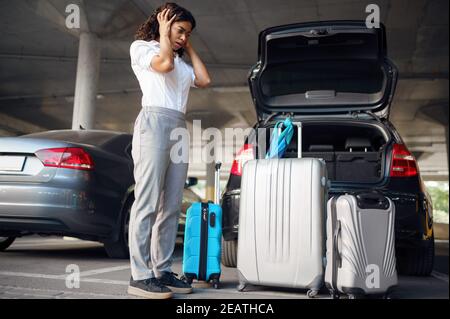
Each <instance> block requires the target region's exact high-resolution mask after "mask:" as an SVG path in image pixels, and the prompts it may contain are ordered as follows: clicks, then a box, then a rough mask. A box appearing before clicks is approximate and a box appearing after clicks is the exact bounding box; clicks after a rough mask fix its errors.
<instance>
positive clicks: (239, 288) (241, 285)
mask: <svg viewBox="0 0 450 319" xmlns="http://www.w3.org/2000/svg"><path fill="white" fill-rule="evenodd" d="M246 287H247V285H246V284H244V283H240V284H239V285H238V286H237V290H238V291H244V289H245V288H246Z"/></svg>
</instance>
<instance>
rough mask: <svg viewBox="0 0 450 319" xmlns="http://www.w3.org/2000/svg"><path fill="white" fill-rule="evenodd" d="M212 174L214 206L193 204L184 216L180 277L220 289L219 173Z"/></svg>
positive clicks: (218, 164)
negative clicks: (181, 275)
mask: <svg viewBox="0 0 450 319" xmlns="http://www.w3.org/2000/svg"><path fill="white" fill-rule="evenodd" d="M220 165H221V164H220V163H217V164H216V172H215V203H213V202H208V203H193V204H192V205H191V207H189V209H188V210H187V213H186V227H185V232H184V251H183V275H184V277H185V279H186V281H187V282H188V283H190V284H191V283H192V282H193V280H194V279H196V280H198V281H206V282H212V284H213V287H214V288H216V289H217V288H219V279H220V274H221V269H220V258H221V240H222V208H221V207H220V205H219V196H220V191H219V171H220Z"/></svg>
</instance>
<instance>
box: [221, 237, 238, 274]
mask: <svg viewBox="0 0 450 319" xmlns="http://www.w3.org/2000/svg"><path fill="white" fill-rule="evenodd" d="M222 264H223V265H224V266H225V267H232V268H236V266H237V240H236V239H234V240H224V239H223V238H222Z"/></svg>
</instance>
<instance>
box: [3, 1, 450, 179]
mask: <svg viewBox="0 0 450 319" xmlns="http://www.w3.org/2000/svg"><path fill="white" fill-rule="evenodd" d="M373 2H374V1H372V2H367V1H353V0H345V1H343V0H286V1H270V0H247V1H243V0H223V1H207V0H204V1H200V0H198V1H195V0H194V1H193V0H190V1H178V3H179V4H180V5H182V6H184V7H186V8H188V9H189V10H190V11H191V12H192V13H193V14H194V16H195V18H196V20H197V28H196V30H195V32H194V33H193V36H192V42H193V45H194V46H195V48H196V50H197V51H198V53H199V55H200V56H201V57H202V59H203V60H204V61H205V62H206V63H207V66H208V68H209V71H210V73H211V76H212V79H213V86H212V87H211V88H209V89H207V90H192V91H191V96H190V99H189V104H188V114H187V117H188V119H202V120H203V122H202V127H203V128H206V127H208V126H215V127H222V128H223V127H248V126H250V125H252V124H253V123H254V121H255V119H256V116H255V112H254V108H253V104H252V101H251V98H250V94H249V91H248V89H247V72H248V70H249V68H250V66H251V65H252V64H254V63H255V61H256V58H257V56H256V54H257V36H258V33H259V32H260V31H261V30H262V29H264V28H266V27H269V26H274V25H280V24H288V23H294V22H305V21H316V20H335V19H336V20H344V19H365V18H366V16H367V13H366V12H365V7H366V5H367V4H368V3H373ZM70 3H74V4H78V5H79V6H80V8H81V9H82V19H81V30H69V29H67V28H66V26H65V19H66V16H67V13H65V8H66V6H67V5H68V4H70ZM161 3H162V2H161V1H153V0H95V1H94V0H84V1H83V0H77V1H75V0H18V1H7V0H0V28H1V30H2V36H1V38H0V135H19V134H23V133H28V132H34V131H41V130H46V129H60V128H70V127H71V118H72V110H73V95H74V90H75V78H76V63H77V53H78V36H79V32H80V31H87V30H88V31H90V32H95V33H97V34H98V35H99V37H100V38H101V39H102V64H101V71H100V82H99V95H98V100H97V109H96V117H95V119H96V121H95V128H98V129H110V130H120V131H130V132H131V129H132V125H133V123H134V119H135V117H136V115H137V113H138V112H139V107H140V106H139V105H140V97H141V96H140V91H139V89H138V83H137V81H136V79H135V77H134V75H133V73H132V70H131V68H130V63H129V53H128V51H129V45H130V43H131V42H132V41H133V34H134V32H135V30H136V29H137V28H138V26H139V25H140V24H141V23H142V22H143V21H144V20H145V19H146V18H147V17H148V15H149V14H150V13H151V12H152V11H153V10H154V9H155V8H156V7H158V6H159V5H160V4H161ZM376 3H377V4H378V5H379V7H380V9H381V21H382V22H383V23H384V24H385V25H386V28H387V38H388V52H389V56H390V57H391V59H392V60H393V61H394V62H395V64H396V65H397V66H398V67H399V70H400V81H399V83H398V89H397V93H396V96H395V99H394V103H393V107H392V110H391V121H392V122H393V123H394V125H395V126H396V127H397V128H398V130H399V131H400V133H401V135H402V137H403V138H404V140H405V142H406V143H407V145H408V146H409V148H410V149H411V150H412V151H414V152H415V153H416V155H418V156H419V165H420V168H421V170H422V174H424V175H425V176H426V177H427V178H429V179H447V180H448V165H447V163H448V161H447V153H446V139H445V128H446V127H447V128H448V108H449V83H448V70H449V65H448V64H449V58H448V57H449V38H448V12H449V11H448V9H449V8H448V6H449V2H448V0H434V1H431V0H391V1H389V0H383V1H376ZM443 118H445V120H444V119H443ZM227 164H228V165H229V164H230V163H227ZM196 173H198V175H200V173H201V172H200V169H197V171H196Z"/></svg>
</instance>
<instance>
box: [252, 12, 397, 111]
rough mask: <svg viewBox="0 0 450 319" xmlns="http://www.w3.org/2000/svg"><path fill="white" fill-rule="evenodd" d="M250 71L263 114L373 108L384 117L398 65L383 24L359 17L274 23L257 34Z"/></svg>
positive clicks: (253, 94) (256, 102) (254, 90)
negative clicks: (371, 26) (388, 51)
mask: <svg viewBox="0 0 450 319" xmlns="http://www.w3.org/2000/svg"><path fill="white" fill-rule="evenodd" d="M258 56H259V62H258V63H257V64H256V65H255V66H254V67H253V69H252V70H251V72H250V74H249V84H250V90H251V93H252V96H253V99H254V103H255V106H256V110H257V113H258V115H259V116H260V118H265V117H267V116H268V115H271V114H273V113H278V112H284V113H293V114H297V115H298V114H304V115H319V114H320V115H325V114H343V113H349V114H351V113H354V112H366V111H370V112H373V113H375V114H377V115H378V116H379V117H382V118H386V117H388V114H389V104H390V102H391V100H392V96H393V93H394V90H395V84H396V79H397V70H396V67H395V66H394V65H393V64H392V63H391V62H390V61H389V60H388V59H387V54H386V37H385V28H384V26H383V25H380V28H374V29H368V28H367V27H366V25H365V23H364V22H361V21H329V22H317V23H300V24H292V25H287V26H280V27H273V28H269V29H266V30H264V31H263V32H261V33H260V36H259V49H258Z"/></svg>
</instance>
